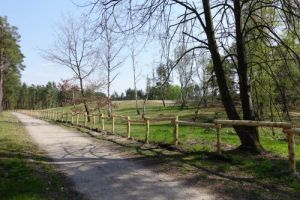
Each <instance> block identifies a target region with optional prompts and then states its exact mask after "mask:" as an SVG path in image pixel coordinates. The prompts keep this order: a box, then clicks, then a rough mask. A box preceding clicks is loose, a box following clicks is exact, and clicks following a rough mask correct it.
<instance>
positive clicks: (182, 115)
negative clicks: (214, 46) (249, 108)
mask: <svg viewBox="0 0 300 200" xmlns="http://www.w3.org/2000/svg"><path fill="white" fill-rule="evenodd" d="M140 103H141V102H140ZM114 104H115V105H116V108H114V114H116V115H123V116H130V117H131V119H141V116H140V115H137V114H136V110H135V105H134V102H133V101H119V102H115V103H114ZM90 107H91V108H93V107H94V105H92V104H91V106H90ZM140 107H141V105H140ZM72 108H73V107H72V106H68V107H64V108H56V109H54V110H58V111H61V110H64V111H65V112H67V111H68V112H71V109H72ZM77 109H79V110H83V107H82V105H79V106H77ZM146 111H147V112H146V115H147V116H150V117H163V116H179V119H180V120H191V119H192V118H193V117H194V112H195V109H194V108H192V107H191V108H189V109H183V110H182V109H180V108H179V107H178V106H177V105H174V104H167V106H166V107H163V106H162V104H161V103H160V102H157V101H149V102H148V105H147V109H146ZM101 112H103V113H105V112H106V109H105V108H104V109H103V110H101ZM216 113H217V114H216ZM216 116H217V117H218V118H226V116H225V113H224V110H223V109H222V108H218V107H217V108H216V107H209V108H201V110H200V113H199V118H198V119H197V121H199V122H212V121H213V120H214V118H215V117H216ZM69 121H71V119H70V117H69ZM79 121H80V124H81V125H83V124H84V118H83V116H81V117H80V120H79ZM96 121H97V122H96V127H100V123H99V121H98V119H97V120H96ZM89 126H92V124H89ZM105 130H106V131H111V121H110V120H105ZM145 131H146V127H145V125H134V124H133V125H132V126H131V136H132V137H133V138H134V139H137V140H140V141H144V140H145ZM172 132H173V127H172V125H171V123H170V122H164V123H151V125H150V136H149V141H150V142H152V143H164V144H172V141H173V134H172ZM275 132H276V135H275V137H273V136H272V131H271V129H270V128H261V129H260V138H261V143H262V145H263V146H264V148H265V149H266V150H267V151H271V152H273V153H275V154H276V155H280V156H282V157H287V155H288V148H287V142H286V140H285V135H284V134H283V133H282V131H281V130H280V129H275ZM115 133H116V134H120V135H122V136H125V135H126V124H125V122H121V121H120V120H116V121H115ZM221 135H222V144H223V146H222V148H223V149H224V150H229V149H233V148H236V147H237V146H238V145H240V141H239V138H238V137H237V135H236V134H235V132H234V130H233V129H232V128H222V129H221ZM179 141H180V146H181V148H183V149H185V150H188V151H190V150H201V149H206V150H208V151H215V148H216V147H215V143H216V133H215V130H212V129H203V128H194V127H189V126H179ZM296 142H297V144H300V138H299V137H297V138H296ZM296 155H297V158H298V159H300V148H296Z"/></svg>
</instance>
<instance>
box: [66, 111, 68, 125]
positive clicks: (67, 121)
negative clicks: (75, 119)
mask: <svg viewBox="0 0 300 200" xmlns="http://www.w3.org/2000/svg"><path fill="white" fill-rule="evenodd" d="M66 122H67V123H68V112H66Z"/></svg>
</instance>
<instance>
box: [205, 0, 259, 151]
mask: <svg viewBox="0 0 300 200" xmlns="http://www.w3.org/2000/svg"><path fill="white" fill-rule="evenodd" d="M202 2H203V9H204V16H205V24H206V26H205V32H206V35H207V39H208V46H209V51H210V53H211V57H212V61H213V69H214V72H215V75H216V78H217V83H218V86H219V91H220V94H221V99H222V102H223V105H224V107H225V111H226V113H227V116H228V118H229V119H231V120H240V119H241V118H240V116H239V115H238V112H237V110H236V108H235V105H234V102H233V99H232V97H231V95H230V91H229V88H228V84H227V82H226V78H225V72H224V70H223V66H222V60H221V56H220V54H219V51H218V46H217V42H216V38H215V33H214V26H213V21H212V16H211V8H210V2H209V0H203V1H202ZM234 2H235V6H238V5H236V4H237V3H238V4H239V1H234ZM236 9H237V10H236ZM240 14H241V10H240V9H239V8H238V7H236V8H235V18H236V25H237V27H236V29H237V30H236V34H237V51H238V68H239V69H238V75H239V79H240V80H239V81H240V98H241V102H242V109H243V117H244V119H249V120H254V119H255V118H254V111H253V106H252V101H251V96H250V84H249V81H248V76H247V62H246V57H245V47H244V40H243V37H242V35H241V31H240V30H241V15H240ZM234 129H235V131H236V133H237V135H238V136H239V138H240V141H241V145H240V147H239V148H240V149H241V150H247V151H251V152H258V151H260V150H261V149H262V147H261V145H260V142H259V137H258V131H257V128H253V127H243V126H235V127H234Z"/></svg>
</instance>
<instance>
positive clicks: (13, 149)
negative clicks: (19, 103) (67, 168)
mask: <svg viewBox="0 0 300 200" xmlns="http://www.w3.org/2000/svg"><path fill="white" fill-rule="evenodd" d="M45 160H46V159H45V157H44V156H43V152H41V151H40V150H39V148H38V147H37V146H36V145H35V144H33V143H32V142H31V139H30V137H29V136H28V135H27V133H26V131H25V130H24V128H23V126H22V124H21V123H18V122H17V119H16V118H15V117H14V116H13V115H11V114H10V113H8V112H5V113H2V114H0V199H5V200H29V199H30V200H42V199H69V198H68V197H71V195H72V196H74V197H75V196H76V195H75V194H70V191H69V189H68V188H67V187H66V184H65V180H63V178H62V176H61V175H60V174H58V173H57V172H56V171H55V170H54V169H53V167H52V166H50V165H48V164H45V163H44V162H43V161H45ZM71 193H72V192H71Z"/></svg>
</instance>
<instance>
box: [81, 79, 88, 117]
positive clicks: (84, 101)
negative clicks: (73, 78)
mask: <svg viewBox="0 0 300 200" xmlns="http://www.w3.org/2000/svg"><path fill="white" fill-rule="evenodd" d="M79 82H80V93H81V96H82V98H83V104H84V109H85V112H86V114H87V118H88V122H90V121H91V117H90V110H89V107H88V105H87V102H86V99H85V94H84V88H83V81H82V78H79Z"/></svg>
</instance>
